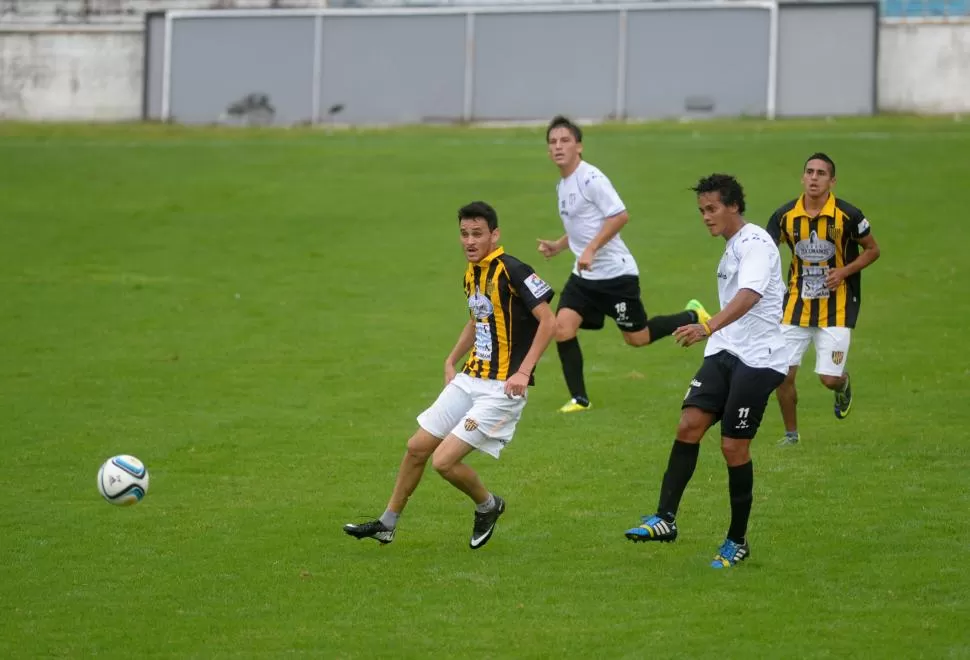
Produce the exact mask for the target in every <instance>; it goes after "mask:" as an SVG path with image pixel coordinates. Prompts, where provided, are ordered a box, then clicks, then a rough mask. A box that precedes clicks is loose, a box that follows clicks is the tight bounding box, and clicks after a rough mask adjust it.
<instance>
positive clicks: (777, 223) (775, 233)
mask: <svg viewBox="0 0 970 660" xmlns="http://www.w3.org/2000/svg"><path fill="white" fill-rule="evenodd" d="M765 231H767V232H768V235H769V236H771V238H772V239H773V240H774V241H775V245H781V209H778V210H777V211H775V212H774V213H772V214H771V217H770V218H769V219H768V224H767V225H765Z"/></svg>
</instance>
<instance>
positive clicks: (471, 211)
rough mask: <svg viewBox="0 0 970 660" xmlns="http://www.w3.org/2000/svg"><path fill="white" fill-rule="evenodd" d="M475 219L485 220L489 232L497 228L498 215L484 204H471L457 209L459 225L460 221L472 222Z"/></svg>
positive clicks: (489, 206) (488, 205)
mask: <svg viewBox="0 0 970 660" xmlns="http://www.w3.org/2000/svg"><path fill="white" fill-rule="evenodd" d="M475 218H482V219H483V220H485V222H487V223H488V230H489V231H495V230H496V229H497V228H498V213H496V212H495V209H493V208H492V206H491V205H490V204H487V203H486V202H472V203H471V204H465V205H464V206H463V207H461V208H460V209H458V222H459V224H460V223H461V221H462V220H474V219H475Z"/></svg>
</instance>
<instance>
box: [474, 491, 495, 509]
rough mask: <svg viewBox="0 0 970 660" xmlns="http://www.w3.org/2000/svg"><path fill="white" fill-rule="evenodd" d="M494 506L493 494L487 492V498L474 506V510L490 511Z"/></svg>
mask: <svg viewBox="0 0 970 660" xmlns="http://www.w3.org/2000/svg"><path fill="white" fill-rule="evenodd" d="M494 508H495V496H494V495H492V494H491V493H489V494H488V499H487V500H485V501H484V502H482V503H481V504H479V505H476V506H475V511H478V512H479V513H485V512H486V511H491V510H492V509H494Z"/></svg>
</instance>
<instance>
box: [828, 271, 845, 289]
mask: <svg viewBox="0 0 970 660" xmlns="http://www.w3.org/2000/svg"><path fill="white" fill-rule="evenodd" d="M843 280H845V268H832V269H830V270H829V273H828V275H826V276H825V286H827V287H828V288H830V289H836V288H838V286H839V285H840V284H842V281H843Z"/></svg>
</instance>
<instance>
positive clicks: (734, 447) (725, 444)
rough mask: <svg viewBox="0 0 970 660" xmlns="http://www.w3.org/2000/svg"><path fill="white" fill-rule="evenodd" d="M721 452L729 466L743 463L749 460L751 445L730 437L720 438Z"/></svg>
mask: <svg viewBox="0 0 970 660" xmlns="http://www.w3.org/2000/svg"><path fill="white" fill-rule="evenodd" d="M721 454H723V455H724V460H725V462H727V464H728V465H730V466H731V467H735V466H737V465H744V464H745V463H747V462H748V461H750V460H751V445H750V443H748V442H742V441H739V440H734V439H730V438H721Z"/></svg>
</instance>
